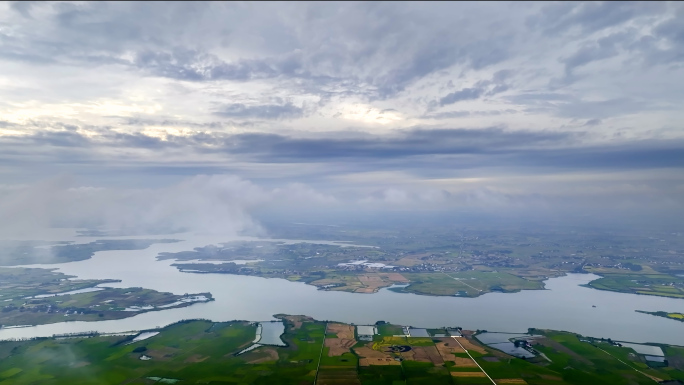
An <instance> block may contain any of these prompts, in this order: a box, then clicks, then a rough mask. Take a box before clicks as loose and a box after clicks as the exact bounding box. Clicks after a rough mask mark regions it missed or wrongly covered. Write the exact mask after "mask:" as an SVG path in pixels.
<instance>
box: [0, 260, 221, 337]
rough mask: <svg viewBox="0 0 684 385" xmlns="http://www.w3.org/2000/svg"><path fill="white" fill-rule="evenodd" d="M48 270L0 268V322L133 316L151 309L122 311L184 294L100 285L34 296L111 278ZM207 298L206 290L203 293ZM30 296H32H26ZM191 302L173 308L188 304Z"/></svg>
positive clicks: (37, 322)
mask: <svg viewBox="0 0 684 385" xmlns="http://www.w3.org/2000/svg"><path fill="white" fill-rule="evenodd" d="M67 278H70V277H69V276H67V275H64V274H62V273H57V272H54V271H52V270H49V269H32V268H0V300H1V301H2V302H0V303H1V304H2V305H1V307H0V325H4V326H13V325H40V324H47V323H54V322H64V321H99V320H108V319H119V318H126V317H132V316H134V315H136V314H139V313H142V312H145V311H152V310H154V309H142V310H139V311H136V312H133V311H124V309H126V308H130V307H132V306H138V307H141V306H152V307H158V306H162V305H169V304H173V303H175V302H177V301H180V300H183V299H184V297H185V296H181V295H176V294H172V293H162V292H158V291H154V290H149V289H142V288H103V289H102V290H100V291H93V292H88V293H76V294H63V295H56V296H52V297H43V298H35V296H40V295H51V294H60V293H66V292H70V291H74V290H81V289H87V288H92V287H94V286H97V285H99V284H102V283H108V282H117V281H113V280H72V279H67ZM202 295H204V296H205V297H207V298H208V299H211V298H212V296H211V294H209V293H202ZM190 296H192V295H190ZM29 297H33V298H29ZM188 305H190V303H183V304H178V305H176V306H173V307H181V306H188Z"/></svg>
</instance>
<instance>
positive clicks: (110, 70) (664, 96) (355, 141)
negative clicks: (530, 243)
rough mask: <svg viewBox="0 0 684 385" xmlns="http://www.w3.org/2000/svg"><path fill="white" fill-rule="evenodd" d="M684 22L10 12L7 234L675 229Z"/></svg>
mask: <svg viewBox="0 0 684 385" xmlns="http://www.w3.org/2000/svg"><path fill="white" fill-rule="evenodd" d="M683 16H684V6H683V5H682V3H667V2H655V3H653V2H649V3H637V2H629V3H623V2H591V3H574V2H573V3H529V4H527V3H526V4H519V3H518V4H516V3H489V2H487V3H427V4H426V3H404V2H402V3H388V2H382V3H346V2H345V3H219V2H211V3H196V2H193V3H177V2H170V3H156V2H155V3H149V2H114V3H104V2H103V3H100V2H93V3H70V2H49V3H33V2H3V3H0V69H1V70H0V198H1V199H0V217H2V218H3V219H4V220H3V224H2V226H1V227H0V232H4V233H21V232H28V231H33V230H34V229H36V228H39V227H41V226H42V227H44V226H51V225H63V226H86V225H106V226H110V227H120V228H145V229H148V228H153V227H155V226H163V227H165V228H174V227H177V228H181V227H190V228H197V229H210V228H213V229H216V228H220V229H221V231H226V232H239V231H244V230H246V229H250V228H253V227H255V226H256V227H258V220H255V219H254V213H255V212H260V213H262V214H263V213H264V212H269V211H272V212H279V213H286V214H287V213H298V214H301V213H302V212H305V213H308V215H309V216H310V217H315V216H320V217H321V218H323V217H325V215H326V213H341V212H343V213H347V214H349V213H368V212H383V211H388V210H390V211H396V210H401V211H408V212H421V211H422V212H454V213H462V212H468V213H484V214H487V215H492V214H496V215H498V214H502V215H503V214H506V215H517V216H520V217H521V218H522V217H527V216H534V215H540V216H547V217H548V216H550V217H554V218H559V217H563V218H570V219H568V220H572V218H575V219H576V218H587V215H590V216H591V218H594V219H596V218H604V219H605V218H606V217H610V218H614V219H615V221H616V222H619V221H620V220H621V218H623V217H627V216H629V217H633V218H639V220H642V219H643V220H644V221H652V222H656V223H657V222H667V223H675V224H677V223H679V224H681V215H682V214H684V130H683V129H682V122H684V109H682V105H684V23H682V22H681V20H682V17H683ZM455 215H457V214H455ZM592 220H593V219H592Z"/></svg>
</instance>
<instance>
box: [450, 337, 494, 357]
mask: <svg viewBox="0 0 684 385" xmlns="http://www.w3.org/2000/svg"><path fill="white" fill-rule="evenodd" d="M456 338H458V342H460V343H461V345H463V347H464V348H465V349H466V350H473V351H476V352H478V353H481V354H487V351H486V350H485V348H483V347H482V345H480V344H478V343H476V342H473V341H472V340H470V339H468V338H465V337H456ZM454 343H456V341H454Z"/></svg>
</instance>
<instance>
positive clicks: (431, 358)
mask: <svg viewBox="0 0 684 385" xmlns="http://www.w3.org/2000/svg"><path fill="white" fill-rule="evenodd" d="M412 351H413V352H414V355H413V360H414V361H420V362H432V363H433V364H435V366H441V365H444V360H443V359H442V356H441V355H440V354H439V352H438V351H437V348H435V347H434V346H413V347H412Z"/></svg>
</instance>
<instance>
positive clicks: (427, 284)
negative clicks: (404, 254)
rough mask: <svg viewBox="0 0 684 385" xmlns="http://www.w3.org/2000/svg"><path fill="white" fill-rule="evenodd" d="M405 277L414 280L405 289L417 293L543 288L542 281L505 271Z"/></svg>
mask: <svg viewBox="0 0 684 385" xmlns="http://www.w3.org/2000/svg"><path fill="white" fill-rule="evenodd" d="M404 276H405V277H406V278H408V279H409V280H411V284H410V285H409V286H408V287H406V288H404V291H406V292H412V293H416V294H429V295H457V294H460V295H463V296H467V297H477V296H479V295H482V294H485V293H489V292H492V291H500V292H506V293H511V292H516V291H520V290H535V289H543V288H544V284H543V283H542V282H540V281H531V280H527V279H524V278H520V277H518V276H515V275H513V274H509V273H503V272H484V271H466V272H456V273H448V274H447V273H413V274H404Z"/></svg>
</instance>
